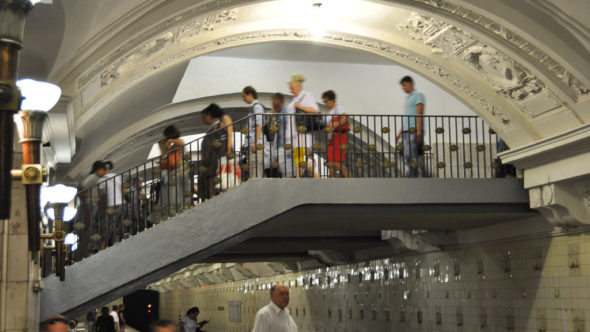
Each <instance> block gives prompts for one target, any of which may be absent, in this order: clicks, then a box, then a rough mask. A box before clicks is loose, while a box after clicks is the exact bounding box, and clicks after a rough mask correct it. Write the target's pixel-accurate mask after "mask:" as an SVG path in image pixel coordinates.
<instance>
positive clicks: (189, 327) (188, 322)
mask: <svg viewBox="0 0 590 332" xmlns="http://www.w3.org/2000/svg"><path fill="white" fill-rule="evenodd" d="M182 324H183V332H195V331H196V330H197V327H198V326H197V322H195V321H194V320H193V319H190V318H188V316H184V317H182Z"/></svg>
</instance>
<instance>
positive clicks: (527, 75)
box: [399, 14, 558, 105]
mask: <svg viewBox="0 0 590 332" xmlns="http://www.w3.org/2000/svg"><path fill="white" fill-rule="evenodd" d="M399 29H400V30H402V31H405V32H406V33H408V35H409V36H410V38H412V39H414V40H418V41H421V42H422V43H424V44H426V45H428V46H430V47H431V48H432V53H433V54H437V55H440V56H442V57H446V58H450V59H452V60H454V61H457V62H459V63H462V64H463V65H465V66H467V67H468V68H470V69H471V70H473V71H474V72H476V73H477V74H479V75H480V76H481V77H484V78H485V79H486V80H487V81H488V82H489V83H490V84H491V85H492V87H493V88H494V89H495V90H496V91H497V92H498V93H501V94H502V95H504V96H506V97H507V98H509V99H511V100H513V101H515V102H518V103H519V104H521V105H525V104H526V103H527V100H528V99H530V98H533V97H534V96H535V95H537V94H541V93H545V92H546V91H545V90H546V88H545V85H544V84H543V82H541V80H539V79H538V78H537V77H535V76H534V75H533V74H532V73H531V72H530V71H528V70H527V69H526V68H524V67H522V66H521V65H519V64H518V63H516V62H515V61H514V60H512V59H510V58H509V57H507V56H506V55H504V54H502V53H501V52H499V51H498V50H496V49H494V48H493V47H490V46H488V45H485V44H482V43H481V42H479V41H478V40H476V39H475V38H474V37H473V36H471V35H470V34H468V33H466V32H464V31H461V30H459V29H458V28H456V27H454V26H452V25H450V24H447V23H445V22H443V21H441V20H437V19H434V18H431V17H426V16H422V15H419V14H414V15H413V16H412V17H411V18H410V19H409V20H408V22H407V23H406V24H401V25H400V26H399ZM554 103H558V102H557V100H555V101H554Z"/></svg>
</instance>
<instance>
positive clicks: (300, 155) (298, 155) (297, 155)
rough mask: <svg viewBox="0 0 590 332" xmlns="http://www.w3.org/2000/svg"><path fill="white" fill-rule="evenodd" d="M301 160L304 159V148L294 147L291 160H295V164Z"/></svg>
mask: <svg viewBox="0 0 590 332" xmlns="http://www.w3.org/2000/svg"><path fill="white" fill-rule="evenodd" d="M302 161H305V148H294V149H293V162H295V165H297V166H299V164H300V163H301V162H302Z"/></svg>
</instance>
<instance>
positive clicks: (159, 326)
mask: <svg viewBox="0 0 590 332" xmlns="http://www.w3.org/2000/svg"><path fill="white" fill-rule="evenodd" d="M150 332H178V326H177V325H176V324H175V323H174V322H173V321H170V320H159V321H157V322H154V323H153V324H152V325H151V326H150Z"/></svg>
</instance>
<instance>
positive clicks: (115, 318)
mask: <svg viewBox="0 0 590 332" xmlns="http://www.w3.org/2000/svg"><path fill="white" fill-rule="evenodd" d="M111 316H112V317H113V320H114V321H115V323H116V324H119V313H118V312H116V311H111Z"/></svg>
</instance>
